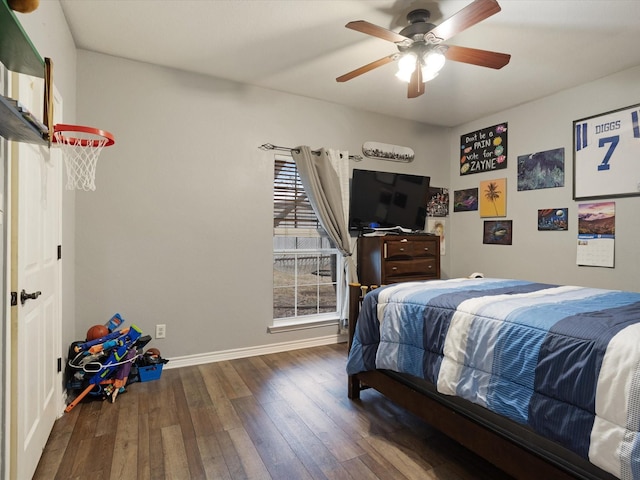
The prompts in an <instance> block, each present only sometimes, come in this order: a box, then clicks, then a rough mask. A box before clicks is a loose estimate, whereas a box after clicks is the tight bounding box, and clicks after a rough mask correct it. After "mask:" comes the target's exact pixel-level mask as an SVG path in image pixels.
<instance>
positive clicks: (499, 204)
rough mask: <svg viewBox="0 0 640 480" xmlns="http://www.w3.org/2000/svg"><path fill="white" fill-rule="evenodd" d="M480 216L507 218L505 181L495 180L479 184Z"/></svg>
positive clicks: (503, 179)
mask: <svg viewBox="0 0 640 480" xmlns="http://www.w3.org/2000/svg"><path fill="white" fill-rule="evenodd" d="M480 216H481V217H506V216H507V179H506V178H496V179H494V180H485V181H482V182H480Z"/></svg>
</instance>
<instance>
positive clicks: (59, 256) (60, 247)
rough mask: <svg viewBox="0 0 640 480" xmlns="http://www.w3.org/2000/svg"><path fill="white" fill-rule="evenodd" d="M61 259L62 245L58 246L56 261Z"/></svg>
mask: <svg viewBox="0 0 640 480" xmlns="http://www.w3.org/2000/svg"><path fill="white" fill-rule="evenodd" d="M61 258H62V245H58V260H60V259H61Z"/></svg>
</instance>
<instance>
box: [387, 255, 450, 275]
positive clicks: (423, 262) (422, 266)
mask: <svg viewBox="0 0 640 480" xmlns="http://www.w3.org/2000/svg"><path fill="white" fill-rule="evenodd" d="M384 271H385V274H386V275H387V276H389V277H397V276H405V275H430V274H431V273H433V275H436V274H437V271H438V270H437V264H436V259H435V258H419V259H418V258H417V259H415V260H411V261H406V260H388V261H386V262H385V264H384Z"/></svg>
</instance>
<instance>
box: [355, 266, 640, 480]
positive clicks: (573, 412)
mask: <svg viewBox="0 0 640 480" xmlns="http://www.w3.org/2000/svg"><path fill="white" fill-rule="evenodd" d="M363 291H364V289H363V288H362V287H360V286H359V285H352V286H351V292H350V295H351V302H350V304H351V312H350V335H349V358H348V361H347V373H348V375H349V397H350V398H352V399H357V398H359V397H360V392H361V391H362V390H363V389H365V388H374V389H376V390H378V391H380V392H381V393H383V394H384V395H386V396H387V397H389V398H390V399H391V400H393V401H394V402H396V403H398V404H400V405H401V406H403V407H404V408H406V409H408V410H409V411H411V412H413V413H415V414H417V415H418V416H420V417H422V418H423V419H424V420H426V421H427V422H428V423H430V424H432V425H433V426H434V427H436V428H438V429H440V430H442V431H443V432H444V433H446V434H447V435H449V436H451V437H452V438H453V439H454V440H456V441H458V442H459V443H461V444H462V445H464V446H466V447H467V448H469V449H471V450H473V451H475V452H476V453H478V454H480V455H481V456H483V457H485V458H486V459H487V460H489V461H490V462H492V463H494V464H496V465H497V466H498V467H500V468H502V469H503V470H504V471H506V472H507V473H509V474H511V475H513V476H514V477H516V478H522V479H529V478H530V479H541V478H545V479H546V478H550V479H551V478H553V479H570V478H582V479H590V480H595V479H599V480H612V479H615V478H621V479H624V480H626V479H638V480H640V438H639V435H638V430H639V429H640V293H635V292H625V291H616V290H603V289H596V288H587V287H578V286H564V285H550V284H544V283H537V282H529V281H524V280H512V279H499V278H474V279H469V278H460V279H451V280H434V281H427V282H405V283H398V284H393V285H389V286H386V287H382V288H377V289H375V290H371V291H370V292H369V293H367V294H366V296H364V298H362V296H361V295H360V293H361V292H363ZM360 300H361V301H360ZM356 318H357V322H356Z"/></svg>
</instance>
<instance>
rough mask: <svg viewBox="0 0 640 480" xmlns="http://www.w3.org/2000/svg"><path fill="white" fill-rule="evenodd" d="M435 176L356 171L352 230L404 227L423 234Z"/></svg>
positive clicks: (351, 208)
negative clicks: (431, 186)
mask: <svg viewBox="0 0 640 480" xmlns="http://www.w3.org/2000/svg"><path fill="white" fill-rule="evenodd" d="M430 180H431V177H425V176H420V175H407V174H404V173H389V172H377V171H372V170H358V169H355V170H353V177H352V179H351V201H350V205H349V229H350V230H360V231H364V230H368V229H371V228H377V227H382V228H389V227H402V228H406V229H410V230H415V231H423V230H424V224H425V220H426V216H427V198H428V195H429V181H430Z"/></svg>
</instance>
